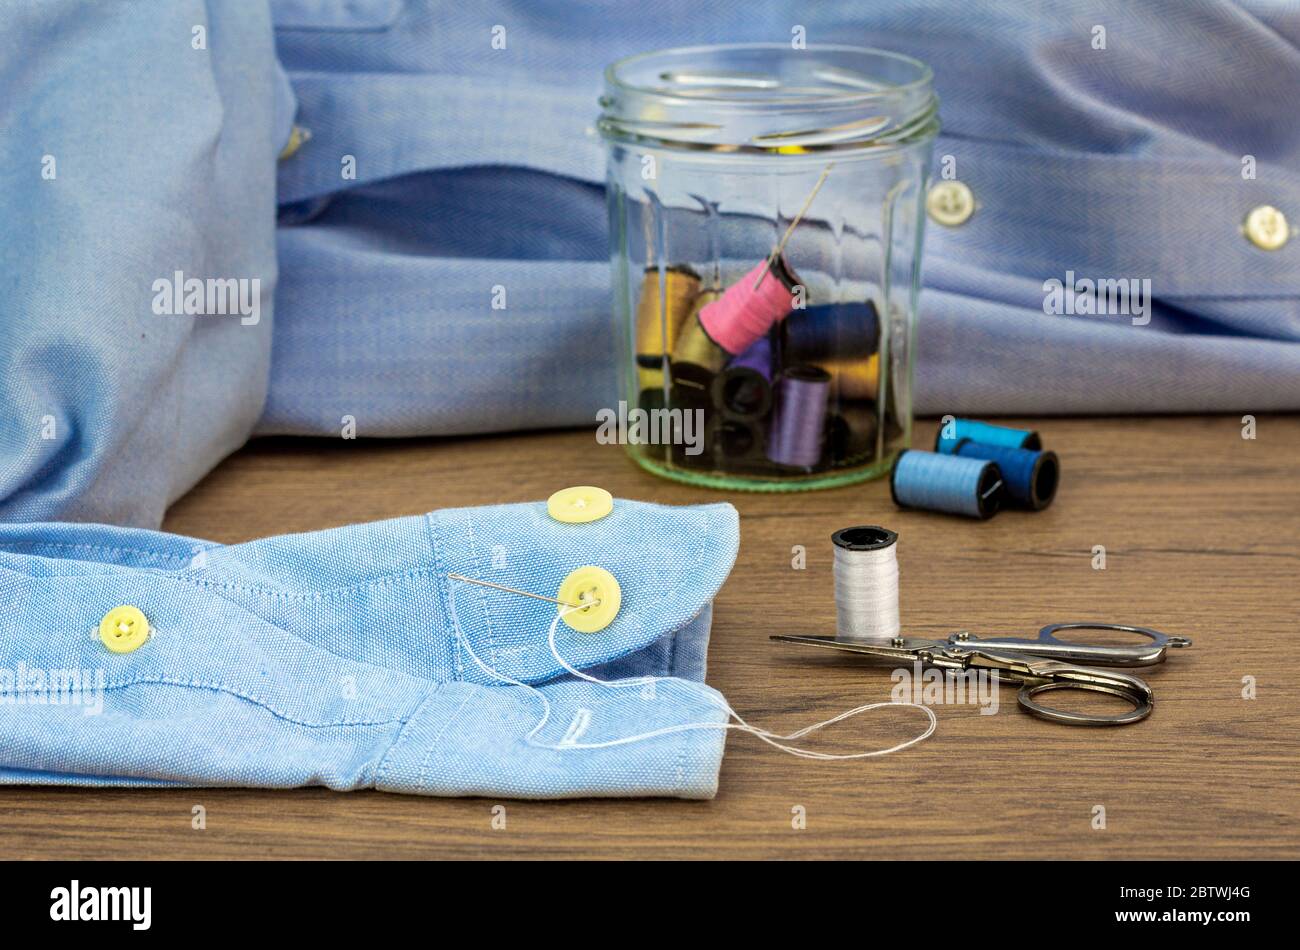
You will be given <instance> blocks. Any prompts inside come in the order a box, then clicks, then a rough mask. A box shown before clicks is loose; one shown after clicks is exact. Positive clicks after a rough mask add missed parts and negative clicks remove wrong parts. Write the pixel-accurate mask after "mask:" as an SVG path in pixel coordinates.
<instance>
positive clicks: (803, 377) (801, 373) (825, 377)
mask: <svg viewBox="0 0 1300 950" xmlns="http://www.w3.org/2000/svg"><path fill="white" fill-rule="evenodd" d="M781 376H782V377H783V378H785V379H797V380H799V382H801V383H827V384H829V383H830V381H831V374H830V373H828V372H826V370H824V369H822V368H821V367H820V366H813V365H812V364H811V363H799V364H798V365H796V366H787V367H786V368H785V369H783V370H782V371H781Z"/></svg>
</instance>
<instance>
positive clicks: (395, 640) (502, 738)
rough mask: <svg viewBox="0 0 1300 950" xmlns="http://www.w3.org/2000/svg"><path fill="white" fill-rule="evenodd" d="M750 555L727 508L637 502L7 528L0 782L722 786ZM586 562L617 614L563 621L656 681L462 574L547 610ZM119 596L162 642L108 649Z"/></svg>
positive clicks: (506, 789) (3, 534) (572, 791)
mask: <svg viewBox="0 0 1300 950" xmlns="http://www.w3.org/2000/svg"><path fill="white" fill-rule="evenodd" d="M737 545H738V529H737V519H736V513H735V510H734V509H733V508H731V506H729V505H707V506H699V507H688V508H669V507H663V506H658V505H650V504H644V503H638V502H629V501H621V500H620V501H618V502H616V504H615V508H614V511H613V512H612V513H611V514H610V515H608V516H606V517H605V518H604V519H601V520H600V521H597V522H593V523H590V524H583V525H571V524H561V523H559V522H555V521H553V520H551V519H550V518H549V516H548V515H547V514H546V509H545V505H544V504H525V505H503V506H495V507H487V508H477V509H455V510H446V511H439V512H434V513H432V514H428V515H420V516H412V517H406V518H398V519H394V520H390V521H381V522H376V523H372V524H364V525H355V526H350V527H346V528H338V529H332V530H328V531H320V532H313V533H309V534H300V535H287V536H280V537H272V538H266V539H262V540H258V541H253V542H249V543H246V544H236V545H229V546H222V545H217V544H212V543H210V542H204V541H199V540H196V539H191V538H184V537H179V536H176V535H169V534H164V533H159V532H153V531H147V530H141V529H129V528H114V527H108V526H98V525H95V526H73V525H64V524H52V525H5V526H0V600H3V602H4V603H5V604H6V610H5V613H4V616H3V620H0V626H3V628H4V629H3V630H2V631H0V644H3V645H2V646H0V730H3V732H4V734H5V735H6V736H7V740H6V743H5V744H4V747H3V749H0V782H6V783H29V782H31V783H42V784H49V783H58V784H113V785H117V784H124V785H136V784H157V783H163V784H181V785H242V786H257V787H272V788H278V787H292V786H299V785H316V784H319V785H326V786H328V787H330V788H335V789H356V788H379V789H382V790H388V791H399V792H414V793H423V794H441V795H468V794H502V795H511V796H517V797H538V798H542V797H558V796H566V795H652V794H654V795H676V796H683V797H708V796H711V795H712V794H713V792H714V791H715V789H716V783H717V772H718V767H719V764H720V761H721V756H722V749H723V741H724V740H723V736H724V732H723V730H722V729H720V728H716V727H717V726H720V725H721V724H722V723H723V722H725V720H726V714H725V704H724V703H723V701H722V699H721V697H720V696H719V695H718V694H716V693H715V692H714V691H712V690H711V689H709V688H708V687H707V686H704V685H703V683H702V682H701V680H702V678H703V674H704V663H703V656H704V651H705V646H706V644H707V638H708V628H709V622H710V617H711V612H710V610H709V605H710V603H711V601H712V599H713V596H714V594H715V593H716V591H717V590H718V588H719V587H720V586H721V584H722V582H723V581H724V579H725V578H726V575H727V573H728V572H729V570H730V567H731V564H732V562H733V560H734V558H735V554H736V549H737ZM586 564H595V565H598V566H601V567H604V568H605V569H606V570H609V571H610V572H611V573H612V574H614V576H615V577H616V578H618V579H619V581H620V585H621V588H622V592H623V602H622V606H621V609H620V611H619V613H618V615H617V617H616V618H615V620H614V622H613V623H612V624H611V625H610V626H609V627H607V628H605V629H604V630H602V631H600V632H598V633H596V634H584V633H578V632H576V631H574V630H571V629H570V628H568V627H567V626H566V625H563V624H561V625H559V627H558V628H557V635H556V647H557V650H558V652H559V654H560V655H561V656H563V657H564V658H565V660H566V661H567V662H569V663H570V664H572V665H573V666H574V667H577V668H579V669H584V670H590V671H592V674H593V675H600V676H602V677H604V676H610V675H616V676H638V677H644V676H653V677H662V678H659V679H656V680H655V681H654V683H653V685H652V686H651V687H650V688H649V689H645V688H625V687H616V686H607V685H604V684H598V683H591V682H587V681H584V680H579V679H577V678H575V677H573V676H571V675H568V674H566V673H565V671H564V669H563V668H562V667H560V666H559V665H558V664H557V663H556V660H555V657H554V656H553V655H552V654H551V652H550V650H549V648H548V646H547V631H548V628H549V626H550V623H551V620H552V619H553V618H554V617H555V607H554V605H552V604H547V603H543V602H539V601H535V600H531V599H528V598H523V597H519V596H518V595H514V594H509V593H505V592H502V591H498V590H495V589H491V588H486V587H481V586H477V585H464V584H460V583H457V584H456V588H455V590H453V589H452V588H451V586H450V585H451V584H452V583H453V582H452V581H450V580H449V579H448V577H447V574H448V572H455V573H461V574H465V575H467V576H471V577H477V578H479V579H481V580H489V581H491V582H493V583H496V584H501V585H504V586H507V587H514V588H518V589H521V590H528V591H533V592H536V593H541V594H544V595H547V596H552V595H554V593H555V592H556V590H557V589H558V587H559V583H560V581H561V580H562V579H563V577H564V576H566V575H567V574H568V573H569V572H571V571H572V570H573V569H574V568H576V567H579V566H582V565H586ZM452 597H455V598H456V600H455V616H456V617H457V618H458V620H459V624H460V626H459V632H458V630H457V629H456V628H455V627H454V626H453V624H452V621H451V617H452V612H451V609H450V608H451V603H450V598H452ZM122 604H129V605H132V606H135V607H137V608H139V609H140V610H141V611H143V612H144V614H145V616H146V617H147V618H148V623H149V626H150V627H151V629H152V631H153V633H152V636H151V637H150V638H149V639H148V640H146V641H145V642H144V643H143V644H142V645H141V646H139V647H138V648H137V649H135V650H133V651H131V652H128V653H113V652H110V651H109V650H108V649H107V648H106V647H105V646H104V645H103V644H102V643H101V642H100V640H99V637H98V633H97V627H98V625H99V623H100V620H101V618H102V617H103V616H104V615H105V613H106V612H108V611H109V610H110V609H112V608H113V607H116V606H118V605H122ZM462 637H463V639H461V638H462ZM471 651H472V653H473V655H474V656H476V657H478V658H479V660H480V661H481V663H482V664H483V666H485V667H487V669H486V670H485V669H484V668H483V667H482V666H480V665H479V664H477V663H475V662H473V661H472V659H471V657H470V652H471ZM489 671H496V672H497V673H500V674H501V676H497V675H494V674H493V673H492V672H489ZM505 677H508V678H509V679H512V680H518V681H520V682H523V683H526V684H529V685H530V686H533V687H535V688H534V689H528V688H525V687H521V686H517V685H510V684H509V683H508V682H507V681H506V680H505ZM625 682H629V681H625ZM544 712H546V713H547V714H546V716H545V723H544V725H543V726H542V727H541V728H540V729H539V728H538V725H539V723H542V721H543V713H544ZM695 724H705V725H706V726H707V727H706V728H689V729H685V730H680V731H674V730H675V729H677V727H681V726H683V725H695ZM665 729H667V730H668V731H667V732H665V733H664V734H662V735H659V736H656V737H654V738H649V739H645V740H642V741H637V742H630V743H622V742H619V741H611V740H620V739H622V738H626V737H629V736H634V735H640V734H643V733H647V732H655V731H658V730H665ZM579 732H580V734H581V736H582V742H581V743H580V744H574V743H573V742H572V739H573V738H574V736H575V735H577V734H578V733H579ZM566 737H567V739H568V740H569V741H568V743H567V744H566Z"/></svg>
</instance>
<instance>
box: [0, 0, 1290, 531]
mask: <svg viewBox="0 0 1300 950" xmlns="http://www.w3.org/2000/svg"><path fill="white" fill-rule="evenodd" d="M795 26H800V27H802V28H803V29H804V31H805V33H806V37H807V41H808V42H809V43H810V44H816V43H819V42H834V43H856V44H865V45H872V46H879V47H884V48H890V49H896V50H899V51H902V52H905V53H909V54H911V55H914V56H916V57H918V58H920V59H922V60H924V61H926V62H928V63H930V64H932V65H933V67H934V71H935V87H936V89H937V91H938V94H939V96H940V99H941V100H942V105H941V117H942V122H943V131H942V134H941V136H940V138H939V141H938V143H937V146H936V149H935V155H936V166H937V167H936V175H935V177H936V180H940V179H942V176H943V173H944V171H945V169H951V170H953V171H954V172H955V175H956V177H957V178H958V179H959V180H960V181H962V182H963V183H965V184H966V185H967V186H969V188H970V189H971V191H972V194H973V196H974V202H975V210H974V213H973V214H972V215H971V216H970V217H969V219H968V220H966V221H965V222H964V223H961V224H958V225H953V226H944V225H940V224H936V223H933V222H931V224H930V225H929V227H928V229H927V237H926V250H925V267H924V275H925V283H926V289H925V291H924V293H923V294H922V296H921V314H920V320H919V324H918V346H917V371H916V394H915V400H914V403H915V406H916V409H917V411H918V412H920V413H944V412H953V413H955V414H958V415H968V416H969V415H975V416H978V415H986V414H994V413H1003V412H1005V413H1043V412H1050V413H1072V412H1101V413H1113V412H1152V411H1156V412H1165V411H1170V412H1173V411H1179V412H1181V411H1223V410H1240V411H1244V412H1263V411H1268V410H1275V409H1276V410H1282V409H1295V408H1298V407H1300V237H1292V238H1291V239H1290V240H1289V241H1288V242H1287V243H1286V244H1285V245H1284V246H1282V247H1281V248H1279V249H1277V250H1272V251H1269V250H1263V249H1261V248H1260V247H1257V246H1256V245H1255V244H1253V243H1251V241H1249V240H1247V238H1246V236H1245V235H1243V233H1242V224H1243V221H1244V220H1245V219H1246V217H1247V215H1248V214H1249V212H1250V211H1251V210H1252V209H1253V208H1256V207H1259V206H1262V205H1271V206H1274V207H1276V208H1278V209H1279V210H1280V211H1282V212H1283V213H1285V214H1286V215H1287V216H1288V218H1289V221H1290V222H1291V226H1292V227H1294V226H1295V224H1296V223H1297V222H1300V124H1297V123H1296V121H1295V116H1296V115H1297V114H1300V4H1297V3H1294V2H1291V3H1282V2H1276V0H1239V2H1228V0H1164V2H1149V3H1143V4H1133V3H1122V2H1118V0H1038V2H1035V3H1031V4H1026V3H1023V2H1020V0H1015V2H1012V0H1004V2H991V0H985V2H976V3H961V4H954V3H951V2H946V0H920V2H918V0H881V2H873V3H871V4H857V3H851V2H847V0H843V2H828V3H818V4H806V3H797V2H794V0H782V2H769V3H764V2H755V0H744V2H740V0H727V2H721V3H714V4H700V3H697V2H690V3H688V2H685V0H665V2H664V3H661V4H659V5H658V6H657V7H656V12H655V15H653V16H648V15H647V14H646V11H645V9H644V8H643V7H642V6H641V5H637V4H622V3H595V4H591V5H588V6H583V5H575V4H572V3H568V2H566V3H551V2H537V3H529V4H512V3H504V2H499V3H489V4H472V5H464V4H440V3H434V2H432V0H347V2H343V0H310V2H308V0H276V2H269V3H265V4H264V3H261V2H258V0H240V2H234V0H207V2H203V0H169V2H165V3H164V2H162V0H150V2H135V3H100V4H94V5H91V6H90V7H87V5H86V4H84V3H80V2H77V0H40V2H36V0H8V2H7V3H6V4H5V11H4V16H2V17H0V50H4V51H7V52H4V53H0V70H2V71H3V74H4V77H5V86H4V88H5V89H6V118H7V121H6V123H5V126H4V130H3V132H0V217H2V218H3V220H4V221H5V222H6V224H7V225H8V227H9V233H11V234H16V235H20V236H21V239H20V240H10V241H6V242H4V245H3V247H0V286H4V287H5V301H6V306H5V309H4V311H3V319H4V324H5V325H4V329H5V332H4V333H3V334H0V365H2V366H3V370H4V372H3V375H2V376H0V398H3V400H4V404H5V405H6V407H8V408H9V410H10V411H9V412H7V413H6V415H5V417H4V418H3V419H0V454H2V456H3V459H4V462H3V469H0V517H4V518H8V519H15V520H37V519H45V518H62V519H75V520H98V521H107V522H116V523H125V524H137V525H145V526H156V525H157V524H158V523H159V522H160V519H161V516H162V512H163V511H164V509H165V507H166V505H167V504H168V503H169V502H170V501H171V500H172V499H174V498H175V497H177V496H178V495H180V494H181V493H183V492H184V491H186V490H187V489H188V488H189V487H190V486H191V485H192V484H193V483H194V482H195V481H196V480H197V479H198V478H199V477H201V476H202V474H203V473H204V472H205V471H207V470H208V469H209V468H210V467H211V466H212V465H213V464H215V463H216V462H217V461H218V460H219V459H220V458H221V457H223V456H224V455H225V454H226V453H228V452H230V451H232V450H233V449H235V448H236V447H238V446H239V445H240V444H241V443H242V441H243V440H244V439H245V438H246V437H247V436H248V434H249V433H250V432H254V431H256V432H261V433H301V434H313V435H337V434H339V433H340V432H341V431H343V430H344V429H345V428H348V429H349V431H351V429H352V428H354V429H355V432H356V433H357V434H358V435H360V436H362V437H366V436H406V435H417V434H420V435H423V434H452V433H461V432H480V431H489V430H510V429H518V428H526V427H534V426H557V425H590V424H592V422H593V420H594V418H595V412H596V410H597V409H598V408H600V407H604V406H609V405H611V404H613V401H614V400H615V399H616V398H617V393H616V390H617V387H616V383H615V380H616V376H615V373H616V362H617V360H616V354H615V343H614V339H615V334H613V333H611V332H610V330H611V326H610V319H611V316H610V291H609V266H608V241H607V236H606V227H605V210H604V198H603V187H602V181H603V167H604V166H603V147H602V145H601V143H600V141H599V139H598V138H597V136H596V135H595V133H594V131H593V129H592V126H593V119H594V116H595V114H596V112H597V105H596V99H597V95H598V93H599V90H600V85H601V71H602V69H603V67H604V65H605V64H607V63H608V62H610V61H611V60H613V59H616V58H618V57H621V56H624V55H627V54H631V53H634V52H637V51H641V50H646V49H652V48H656V47H664V46H670V45H682V44H687V43H701V42H717V41H755V40H777V41H780V40H783V39H785V38H787V37H789V36H790V35H791V30H792V29H793V28H794V27H795ZM198 27H203V28H204V32H203V36H202V43H201V44H199V37H198V36H196V33H195V31H196V29H197V28H198ZM496 27H501V28H502V30H495V29H494V28H496ZM1098 28H1102V29H1103V30H1104V44H1103V45H1104V48H1098V38H1099V36H1100V34H1099V33H1098ZM159 36H163V37H171V38H172V41H170V42H165V43H164V42H158V41H157V37H159ZM501 39H504V45H503V44H502V43H501V42H500V41H501ZM494 40H496V42H495V43H494ZM105 76H111V77H112V81H111V82H106V81H104V77H105ZM162 88H165V89H166V92H167V95H166V96H161V95H159V90H160V89H162ZM295 121H296V122H297V124H298V125H299V127H301V128H303V129H306V130H309V132H310V138H309V139H307V140H306V141H305V142H304V143H303V144H301V146H300V147H299V148H297V150H296V151H294V152H293V153H292V154H290V155H288V156H287V157H285V158H284V159H283V160H281V161H279V162H278V163H277V162H276V156H277V154H279V153H280V152H281V150H282V149H283V148H284V147H285V145H286V143H288V142H289V141H290V138H291V126H292V124H293V123H294V122H295ZM47 158H52V159H53V160H54V163H55V165H54V166H53V167H54V169H55V170H56V171H57V177H55V178H45V177H43V174H44V173H45V172H46V170H47V169H48V168H50V167H51V166H49V164H48V163H47V162H46V159H47ZM277 216H278V226H277ZM178 272H179V273H180V274H183V275H187V276H193V277H197V278H213V277H216V278H232V279H244V280H250V281H251V280H253V279H257V280H258V281H259V282H260V283H259V292H258V299H259V300H260V302H261V306H260V309H259V317H258V320H257V322H256V323H249V322H248V321H247V320H246V319H245V318H241V317H240V316H193V315H186V314H184V313H182V314H167V313H162V314H160V313H157V312H155V310H154V308H153V307H152V306H151V305H152V303H153V301H154V300H155V297H156V292H155V291H154V289H153V288H154V285H155V283H156V282H157V281H159V280H160V279H167V278H171V277H172V275H174V274H177V273H178ZM1070 273H1073V274H1076V275H1078V276H1079V277H1080V278H1084V279H1089V280H1102V279H1109V278H1130V279H1136V280H1143V279H1149V280H1150V282H1151V285H1150V286H1151V293H1152V296H1153V298H1154V305H1153V308H1152V313H1151V320H1150V323H1149V324H1147V325H1145V326H1134V325H1133V324H1132V323H1131V322H1130V321H1128V320H1125V319H1116V318H1115V317H1106V316H1091V315H1055V314H1048V313H1045V312H1044V298H1045V294H1044V285H1045V283H1046V282H1048V281H1052V280H1057V281H1060V280H1064V279H1065V278H1066V275H1067V274H1070ZM502 293H503V294H504V297H503V298H502V296H501V294H502ZM502 299H503V300H504V303H505V307H504V309H496V308H494V307H493V302H494V300H502ZM125 459H147V460H148V464H147V465H129V464H124V462H123V460H125Z"/></svg>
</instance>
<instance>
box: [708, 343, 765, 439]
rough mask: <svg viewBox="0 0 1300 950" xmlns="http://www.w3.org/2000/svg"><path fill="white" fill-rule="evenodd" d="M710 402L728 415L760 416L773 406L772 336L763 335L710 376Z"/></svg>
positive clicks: (754, 417)
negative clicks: (711, 396) (722, 368)
mask: <svg viewBox="0 0 1300 950" xmlns="http://www.w3.org/2000/svg"><path fill="white" fill-rule="evenodd" d="M712 391H713V405H714V406H715V407H717V408H718V409H719V410H721V411H722V413H723V414H724V415H726V416H727V417H728V418H730V419H740V420H753V419H761V418H763V416H765V415H767V411H768V410H769V409H771V408H772V339H771V337H767V336H762V337H759V338H758V339H757V340H755V341H754V343H753V345H752V346H750V348H749V349H747V350H745V352H744V353H741V354H740V355H739V356H736V357H733V358H732V359H731V361H730V362H729V363H728V364H727V367H726V369H724V370H723V371H722V372H721V373H719V374H718V375H717V376H715V377H714V379H713V387H712Z"/></svg>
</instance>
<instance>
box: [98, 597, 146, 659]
mask: <svg viewBox="0 0 1300 950" xmlns="http://www.w3.org/2000/svg"><path fill="white" fill-rule="evenodd" d="M99 639H100V641H101V642H102V643H103V644H104V646H106V647H108V648H109V649H110V650H112V651H113V652H114V653H130V652H131V651H132V650H138V649H139V648H140V647H142V646H144V642H145V641H146V640H148V639H149V621H148V619H147V618H146V617H145V615H144V613H143V612H142V611H141V610H140V608H139V607H132V606H131V605H130V604H124V605H123V606H121V607H114V608H113V609H112V610H110V611H109V612H108V613H106V614H104V619H103V620H101V621H100V622H99Z"/></svg>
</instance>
